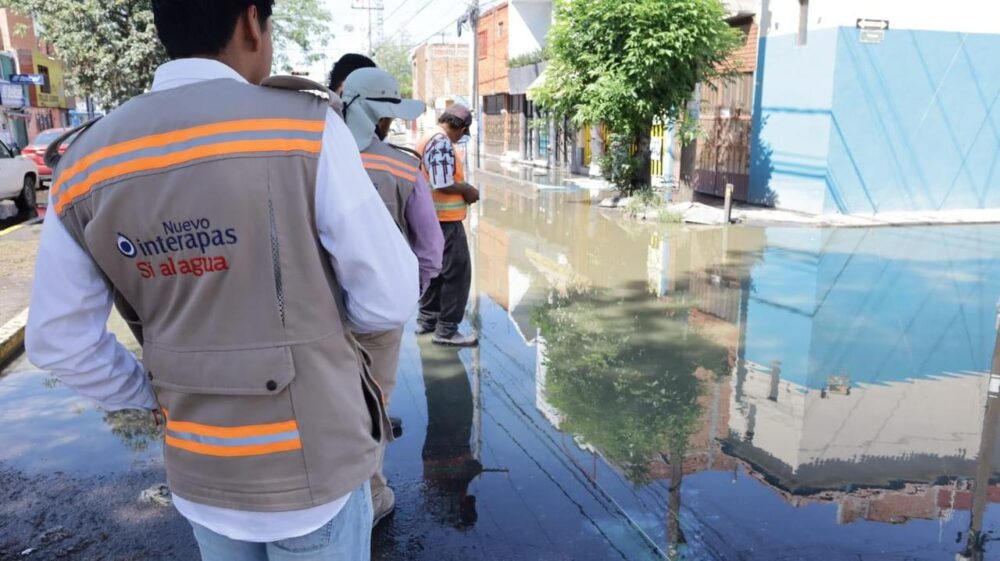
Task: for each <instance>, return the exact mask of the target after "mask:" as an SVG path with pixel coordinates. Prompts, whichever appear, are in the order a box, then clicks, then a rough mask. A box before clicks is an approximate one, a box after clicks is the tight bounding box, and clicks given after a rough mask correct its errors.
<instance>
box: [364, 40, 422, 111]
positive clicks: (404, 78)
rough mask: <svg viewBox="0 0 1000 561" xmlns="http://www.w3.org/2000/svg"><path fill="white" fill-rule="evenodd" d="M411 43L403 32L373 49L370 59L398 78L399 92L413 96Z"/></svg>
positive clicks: (405, 95) (404, 95)
mask: <svg viewBox="0 0 1000 561" xmlns="http://www.w3.org/2000/svg"><path fill="white" fill-rule="evenodd" d="M412 48H413V43H412V41H410V38H409V36H408V35H406V34H405V33H403V34H400V35H399V36H398V37H396V38H395V39H393V40H389V41H385V42H384V43H382V44H381V45H379V46H378V48H376V49H375V56H373V57H372V59H373V60H374V61H375V64H377V65H378V66H379V68H381V69H383V70H385V71H386V72H388V73H389V74H392V76H393V77H394V78H396V80H399V89H400V94H401V95H402V96H403V97H404V98H406V97H413V66H412V64H411V63H410V49H412Z"/></svg>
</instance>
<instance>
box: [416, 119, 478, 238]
mask: <svg viewBox="0 0 1000 561" xmlns="http://www.w3.org/2000/svg"><path fill="white" fill-rule="evenodd" d="M443 134H444V133H443V132H441V131H440V130H436V131H433V132H431V133H430V134H428V135H426V136H425V137H423V138H422V139H420V142H418V143H417V153H418V154H420V169H422V170H423V171H424V177H426V178H427V181H428V183H430V171H428V169H427V167H426V166H425V165H424V150H425V149H426V148H427V145H428V144H430V141H431V140H432V139H434V138H435V137H436V136H438V135H443ZM454 152H455V182H456V183H463V182H465V166H464V165H463V164H462V157H461V156H459V155H458V150H455V151H454ZM431 196H432V197H433V198H434V208H435V210H437V215H438V222H461V221H463V220H465V215H466V209H467V208H468V205H467V204H465V198H464V197H462V195H446V194H444V193H441V192H439V191H438V190H437V189H435V188H434V187H433V186H431Z"/></svg>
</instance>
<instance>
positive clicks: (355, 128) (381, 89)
mask: <svg viewBox="0 0 1000 561" xmlns="http://www.w3.org/2000/svg"><path fill="white" fill-rule="evenodd" d="M341 98H342V99H343V100H344V121H345V122H346V123H347V128H349V129H351V134H352V135H354V140H355V141H356V142H357V143H358V148H359V149H361V150H364V149H365V148H368V146H369V145H370V144H371V143H372V139H374V138H375V124H376V123H378V121H379V120H380V119H384V118H386V117H394V118H399V119H406V120H412V119H416V118H417V117H419V116H420V115H421V114H422V113H423V112H424V109H425V108H426V106H425V105H424V102H422V101H418V100H415V99H403V97H402V96H401V95H400V93H399V82H398V81H396V79H395V78H393V77H392V75H391V74H389V73H388V72H386V71H385V70H382V69H381V68H360V69H358V70H355V71H354V72H351V74H350V75H349V76H348V77H347V80H344V95H342V96H341Z"/></svg>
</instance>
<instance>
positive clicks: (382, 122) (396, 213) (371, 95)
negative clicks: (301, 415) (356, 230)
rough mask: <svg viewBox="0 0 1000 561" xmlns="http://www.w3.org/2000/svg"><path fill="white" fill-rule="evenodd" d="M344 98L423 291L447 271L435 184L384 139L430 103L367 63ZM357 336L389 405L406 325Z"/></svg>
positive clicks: (387, 507) (388, 502)
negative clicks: (408, 94) (405, 94)
mask: <svg viewBox="0 0 1000 561" xmlns="http://www.w3.org/2000/svg"><path fill="white" fill-rule="evenodd" d="M343 101H344V120H345V122H346V123H347V127H348V128H349V129H350V130H351V134H352V136H353V137H354V141H355V142H356V143H357V145H358V148H359V149H360V150H361V161H362V163H363V164H364V166H365V170H366V171H367V172H368V176H369V177H370V178H371V180H372V184H374V185H375V189H376V190H377V191H378V194H379V196H380V197H381V198H382V201H383V202H384V203H385V206H386V208H387V209H388V210H389V214H390V215H391V216H392V218H393V219H394V220H395V221H396V225H397V226H399V229H400V231H401V232H402V233H403V234H404V235H405V236H406V238H407V240H408V241H409V243H410V247H411V248H412V249H413V253H414V254H416V256H417V262H418V264H419V268H420V271H419V272H420V289H421V293H422V292H423V291H424V290H425V289H426V288H427V286H428V285H429V284H430V281H431V279H432V278H434V277H436V276H437V275H438V273H440V272H441V259H442V252H443V249H444V235H443V234H442V232H441V228H440V226H438V221H437V216H436V215H435V213H434V202H433V200H432V199H431V192H430V189H429V188H428V187H427V183H426V182H425V180H424V177H423V174H422V173H420V167H419V166H420V162H419V161H417V159H416V158H414V157H412V156H410V155H407V154H405V153H403V152H402V151H400V150H397V149H395V148H393V147H392V146H391V145H389V144H387V143H386V142H385V141H384V140H385V137H386V136H387V134H388V132H389V127H390V125H391V124H392V122H393V120H395V119H397V118H399V119H406V120H411V119H416V118H417V117H418V116H420V114H421V113H423V112H424V103H423V102H422V101H417V100H412V99H402V96H400V94H399V83H398V82H397V81H396V79H395V78H393V77H392V75H390V74H389V73H388V72H386V71H384V70H381V69H379V68H362V69H359V70H355V71H354V72H352V73H351V74H350V75H348V77H347V79H346V80H345V81H344V89H343ZM356 337H357V339H358V343H360V344H361V346H362V347H363V348H364V349H365V350H366V351H367V352H368V354H369V355H370V356H371V363H372V364H371V368H372V376H373V377H374V378H375V380H376V381H377V382H378V383H379V385H380V386H381V388H382V395H383V396H384V399H385V405H386V407H388V405H389V398H390V396H391V394H392V390H393V389H394V388H395V386H396V370H397V368H398V367H399V348H400V343H401V341H402V337H403V329H402V328H398V329H393V330H391V331H385V332H382V333H357V334H356ZM384 458H385V441H384V440H383V441H382V443H381V446H380V447H379V456H378V465H377V470H376V472H375V475H374V476H373V477H372V479H371V488H372V505H373V510H374V524H378V523H379V522H380V521H382V519H384V518H385V517H386V516H388V515H389V514H390V513H391V512H392V511H393V509H394V507H395V504H396V499H395V494H394V493H393V491H392V489H391V488H390V487H389V486H388V485H387V481H386V478H385V475H384V474H383V473H382V462H383V460H384Z"/></svg>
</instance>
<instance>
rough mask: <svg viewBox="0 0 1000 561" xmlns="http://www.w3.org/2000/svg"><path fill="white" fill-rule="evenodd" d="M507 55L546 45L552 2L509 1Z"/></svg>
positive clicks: (526, 51) (518, 54)
mask: <svg viewBox="0 0 1000 561" xmlns="http://www.w3.org/2000/svg"><path fill="white" fill-rule="evenodd" d="M508 16H509V18H510V37H509V40H510V43H509V45H510V46H509V56H510V58H514V57H517V56H521V55H524V54H528V53H531V52H534V51H537V50H539V49H541V48H543V47H545V46H546V44H547V42H546V37H547V35H548V33H549V27H551V26H552V2H551V1H537V0H518V1H514V2H511V3H510V6H509V8H508Z"/></svg>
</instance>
